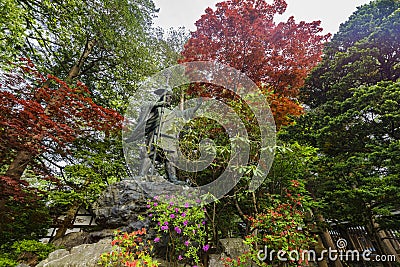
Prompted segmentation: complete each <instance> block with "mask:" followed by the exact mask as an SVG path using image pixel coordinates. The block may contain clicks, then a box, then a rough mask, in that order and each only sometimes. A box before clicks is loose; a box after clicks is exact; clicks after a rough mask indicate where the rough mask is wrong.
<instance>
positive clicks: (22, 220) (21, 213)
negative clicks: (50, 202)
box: [0, 196, 51, 245]
mask: <svg viewBox="0 0 400 267" xmlns="http://www.w3.org/2000/svg"><path fill="white" fill-rule="evenodd" d="M0 218H1V221H0V233H1V241H2V244H6V245H11V244H12V243H13V242H16V241H19V240H23V239H39V238H41V237H43V236H45V235H46V234H47V229H48V228H49V227H50V224H51V220H50V216H49V210H48V207H46V205H45V203H44V201H43V200H40V199H37V198H36V197H33V196H27V198H26V200H25V201H24V202H16V201H13V200H9V201H7V202H6V203H5V206H4V208H2V209H0Z"/></svg>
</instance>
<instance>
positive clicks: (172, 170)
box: [165, 160, 178, 183]
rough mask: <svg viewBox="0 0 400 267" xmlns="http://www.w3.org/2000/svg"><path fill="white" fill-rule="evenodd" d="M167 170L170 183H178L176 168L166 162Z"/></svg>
mask: <svg viewBox="0 0 400 267" xmlns="http://www.w3.org/2000/svg"><path fill="white" fill-rule="evenodd" d="M165 169H166V171H167V176H168V181H170V182H172V183H175V182H177V181H178V179H177V178H176V169H175V167H174V166H173V165H172V164H171V163H170V162H169V161H167V160H166V161H165Z"/></svg>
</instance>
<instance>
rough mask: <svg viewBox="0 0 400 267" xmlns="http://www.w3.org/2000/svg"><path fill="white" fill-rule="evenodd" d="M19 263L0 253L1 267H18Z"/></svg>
mask: <svg viewBox="0 0 400 267" xmlns="http://www.w3.org/2000/svg"><path fill="white" fill-rule="evenodd" d="M17 265H18V262H17V261H15V260H13V259H11V258H10V256H9V255H8V254H4V253H1V252H0V267H14V266H17Z"/></svg>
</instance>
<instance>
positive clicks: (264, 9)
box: [180, 0, 330, 128]
mask: <svg viewBox="0 0 400 267" xmlns="http://www.w3.org/2000/svg"><path fill="white" fill-rule="evenodd" d="M286 6H287V4H286V2H285V1H284V0H274V1H273V3H272V4H268V3H267V2H266V1H264V0H228V1H224V2H221V3H218V4H216V10H215V11H214V10H212V9H211V8H207V9H206V10H205V14H204V15H202V17H201V18H200V19H199V20H198V21H197V22H196V24H195V25H196V26H197V30H196V31H195V32H192V33H191V38H190V39H189V41H188V42H187V44H186V45H185V48H184V51H183V52H182V55H183V59H182V60H181V61H180V62H191V61H202V60H214V61H219V62H221V63H223V64H226V65H228V66H230V67H233V68H235V69H237V70H239V71H241V72H243V73H244V74H246V75H247V76H248V77H249V78H250V79H252V80H253V81H254V82H255V83H256V84H257V86H258V87H259V88H260V89H261V90H262V91H263V93H265V95H267V96H268V98H269V103H270V107H271V110H272V112H273V114H274V116H275V121H276V125H277V127H278V128H279V127H280V126H282V125H287V124H289V123H290V122H291V119H290V116H296V115H299V114H301V112H302V107H301V106H300V104H299V103H298V102H297V95H298V92H299V88H300V87H301V86H302V85H303V83H304V79H305V77H306V76H307V74H308V73H309V72H310V70H311V69H312V68H313V67H314V66H315V65H316V64H317V63H318V61H319V60H320V57H321V54H322V48H323V44H324V43H325V42H326V41H327V40H328V38H329V36H330V35H321V31H322V28H321V27H320V21H314V22H311V23H306V22H304V21H302V22H300V23H296V22H295V20H294V18H293V17H290V18H289V19H288V20H287V21H286V22H281V23H278V24H277V23H275V22H274V18H275V16H276V15H277V14H282V13H284V12H285V10H286ZM204 88H206V89H204ZM193 90H194V91H196V93H200V94H201V95H208V96H210V95H214V96H215V94H219V93H220V91H221V88H217V87H212V86H206V87H204V86H194V87H192V93H193ZM199 91H200V92H199Z"/></svg>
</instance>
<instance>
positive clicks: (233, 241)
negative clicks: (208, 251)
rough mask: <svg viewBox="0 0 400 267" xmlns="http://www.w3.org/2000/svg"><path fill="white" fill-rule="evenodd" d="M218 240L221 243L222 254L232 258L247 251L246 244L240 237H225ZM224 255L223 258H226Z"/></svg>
mask: <svg viewBox="0 0 400 267" xmlns="http://www.w3.org/2000/svg"><path fill="white" fill-rule="evenodd" d="M219 242H220V243H221V246H222V250H223V254H225V255H226V256H228V257H230V258H233V259H236V258H237V257H239V256H240V255H242V254H243V253H244V252H246V251H249V248H248V246H247V245H246V244H244V243H243V239H242V238H225V239H221V240H219ZM221 256H223V255H221ZM226 256H225V257H224V258H226Z"/></svg>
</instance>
